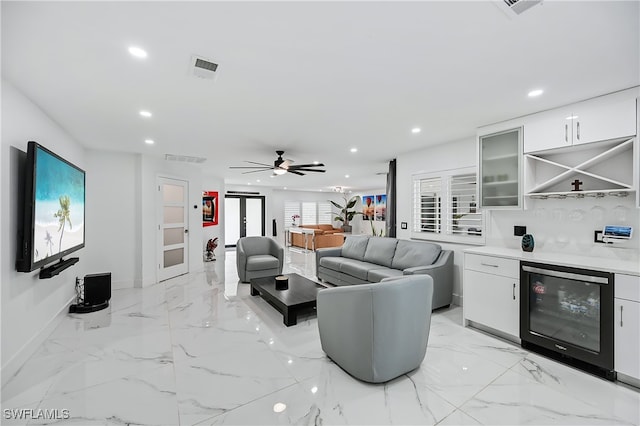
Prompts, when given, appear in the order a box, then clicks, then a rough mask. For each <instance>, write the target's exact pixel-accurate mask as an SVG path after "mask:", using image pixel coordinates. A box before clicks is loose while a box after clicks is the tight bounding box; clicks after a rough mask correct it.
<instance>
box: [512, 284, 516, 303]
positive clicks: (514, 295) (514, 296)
mask: <svg viewBox="0 0 640 426" xmlns="http://www.w3.org/2000/svg"><path fill="white" fill-rule="evenodd" d="M513 300H516V283H513Z"/></svg>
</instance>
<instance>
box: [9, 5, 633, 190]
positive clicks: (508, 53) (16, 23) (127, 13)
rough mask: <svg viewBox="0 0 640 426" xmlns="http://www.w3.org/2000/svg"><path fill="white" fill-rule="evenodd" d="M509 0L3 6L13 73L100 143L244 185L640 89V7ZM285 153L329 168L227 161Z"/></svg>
mask: <svg viewBox="0 0 640 426" xmlns="http://www.w3.org/2000/svg"><path fill="white" fill-rule="evenodd" d="M500 4H501V2H499V1H498V2H492V1H472V2H461V1H447V2H445V1H440V2H433V1H431V2H359V1H353V2H268V1H262V2H189V3H185V2H101V3H96V2H68V3H67V2H7V1H3V2H2V76H3V78H4V79H6V80H8V81H9V82H11V83H12V84H14V85H15V86H16V87H17V88H18V89H19V90H21V91H22V92H23V93H24V94H25V95H27V96H28V97H29V98H30V99H32V100H33V101H34V102H35V103H36V104H38V105H39V106H40V107H41V108H42V109H43V110H44V111H46V112H47V114H49V115H50V116H51V117H52V118H53V119H54V120H55V121H56V122H58V123H59V124H60V125H61V126H62V127H63V128H65V129H66V130H67V131H68V132H69V133H70V134H71V135H72V136H73V137H74V138H75V139H76V140H77V141H79V142H80V143H81V144H83V145H85V146H87V147H90V148H95V149H104V150H117V151H125V152H136V153H144V154H145V155H153V156H159V157H160V156H162V157H163V156H164V154H166V153H171V154H183V155H189V156H201V157H206V158H207V159H208V160H207V162H206V163H205V165H204V167H205V169H206V170H208V171H212V172H214V173H216V174H218V175H220V176H224V177H225V181H226V182H227V183H233V184H246V183H247V182H252V184H254V185H270V186H274V185H277V186H288V187H289V188H301V189H320V188H329V187H331V186H343V187H346V188H354V189H367V188H380V187H384V185H385V184H384V182H385V178H384V176H381V175H378V174H377V173H380V172H385V171H386V170H387V164H388V161H389V160H391V159H392V158H394V157H396V156H397V155H398V154H401V153H407V152H410V151H414V150H418V149H423V148H425V147H427V146H429V145H433V144H439V143H446V142H451V141H455V140H459V139H462V138H466V137H471V136H473V135H475V129H476V128H477V127H478V126H481V125H485V124H490V123H493V122H497V121H502V120H506V119H509V118H514V117H517V116H520V115H525V114H528V113H532V112H536V111H540V110H544V109H548V108H552V107H555V106H560V105H564V104H567V103H571V102H574V101H578V100H581V99H585V98H589V97H592V96H596V95H600V94H604V93H607V92H611V91H616V90H620V89H624V88H628V87H631V86H636V85H638V84H640V34H639V27H640V25H639V22H640V8H639V4H640V3H639V2H638V1H624V2H612V1H604V2H595V1H570V2H569V1H554V0H547V1H545V2H544V3H543V4H541V5H537V6H534V7H533V8H531V9H529V10H528V11H527V12H525V13H523V14H522V15H519V16H516V17H510V16H509V15H508V14H507V13H505V12H504V11H503V10H501V9H502V7H501V6H500ZM131 45H136V46H139V47H142V48H144V49H146V50H147V52H148V53H149V56H148V58H147V59H146V60H139V59H136V58H134V57H132V56H130V55H129V53H128V52H127V49H128V47H129V46H131ZM193 54H198V55H201V56H204V57H206V58H209V59H211V60H213V61H214V62H216V63H219V65H220V67H219V69H218V71H219V72H218V77H217V79H216V80H215V81H210V80H203V79H199V78H196V77H193V76H191V75H190V69H189V63H190V59H191V56H192V55H193ZM534 88H542V89H544V90H545V93H544V94H543V95H542V96H540V97H538V98H534V99H532V98H528V97H527V93H528V92H529V90H531V89H534ZM140 109H148V110H150V111H152V112H153V114H154V115H153V117H152V118H150V119H143V118H142V117H140V116H139V115H138V111H139V110H140ZM414 126H418V127H421V128H422V132H421V133H420V134H417V135H414V134H412V133H411V128H413V127H414ZM147 138H152V139H154V140H155V141H156V144H155V145H153V146H148V145H145V143H144V140H145V139H147ZM39 142H41V143H43V144H44V145H45V146H46V141H44V140H43V141H39ZM351 147H357V148H358V149H359V151H358V152H357V153H356V154H352V153H350V152H349V149H350V148H351ZM277 149H283V150H285V151H286V153H285V158H290V159H292V160H294V161H295V162H297V163H308V162H311V161H314V160H319V161H322V162H324V163H325V165H326V169H327V173H325V174H314V175H311V174H308V175H306V176H302V177H300V176H292V175H285V176H280V177H277V178H274V179H270V178H269V175H270V173H269V172H261V173H254V174H248V175H242V174H240V171H236V170H230V169H229V168H228V167H229V166H241V165H246V164H244V163H243V161H244V160H249V161H256V162H262V163H271V162H272V161H273V160H275V158H276V154H275V152H274V151H275V150H277ZM347 173H348V174H349V175H350V176H351V177H350V178H349V179H346V178H344V175H345V174H347ZM256 179H261V183H256Z"/></svg>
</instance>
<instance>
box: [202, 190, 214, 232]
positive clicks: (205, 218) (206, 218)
mask: <svg viewBox="0 0 640 426" xmlns="http://www.w3.org/2000/svg"><path fill="white" fill-rule="evenodd" d="M217 224H218V192H217V191H204V192H203V193H202V226H212V225H217Z"/></svg>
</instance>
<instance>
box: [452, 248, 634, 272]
mask: <svg viewBox="0 0 640 426" xmlns="http://www.w3.org/2000/svg"><path fill="white" fill-rule="evenodd" d="M464 252H465V253H473V254H484V255H488V256H496V257H505V258H508V259H518V260H525V261H530V262H539V263H547V264H553V265H560V266H569V267H575V268H585V269H595V270H599V271H606V272H613V273H617V274H628V275H640V259H639V258H638V257H637V256H636V258H635V259H633V260H625V259H607V258H602V257H588V256H580V255H577V254H564V253H550V252H544V251H537V252H536V251H535V250H534V251H533V252H530V253H529V252H524V251H522V250H521V249H514V248H507V247H497V246H483V247H474V248H470V249H466V250H464Z"/></svg>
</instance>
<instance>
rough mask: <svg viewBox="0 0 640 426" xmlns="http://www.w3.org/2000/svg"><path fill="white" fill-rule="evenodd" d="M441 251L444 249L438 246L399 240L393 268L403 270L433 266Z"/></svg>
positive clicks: (392, 264)
mask: <svg viewBox="0 0 640 426" xmlns="http://www.w3.org/2000/svg"><path fill="white" fill-rule="evenodd" d="M440 251H442V248H441V247H440V245H438V244H433V243H427V242H418V241H406V240H399V241H398V245H397V246H396V253H395V255H394V256H393V261H392V262H391V267H392V268H394V269H400V270H403V269H407V268H411V267H413V266H428V265H432V264H433V262H435V261H436V259H437V258H438V256H439V255H440Z"/></svg>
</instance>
